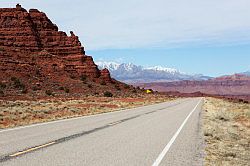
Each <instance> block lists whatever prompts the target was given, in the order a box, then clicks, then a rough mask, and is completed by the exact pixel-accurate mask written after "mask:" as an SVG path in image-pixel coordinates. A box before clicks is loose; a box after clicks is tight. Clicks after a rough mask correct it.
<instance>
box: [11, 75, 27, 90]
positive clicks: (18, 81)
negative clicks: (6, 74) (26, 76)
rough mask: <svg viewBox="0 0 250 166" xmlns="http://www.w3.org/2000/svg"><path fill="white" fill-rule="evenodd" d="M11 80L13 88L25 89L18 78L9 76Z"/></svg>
mask: <svg viewBox="0 0 250 166" xmlns="http://www.w3.org/2000/svg"><path fill="white" fill-rule="evenodd" d="M11 81H13V83H14V87H15V88H19V89H25V85H24V84H23V83H22V82H21V81H20V80H19V79H18V78H16V77H11Z"/></svg>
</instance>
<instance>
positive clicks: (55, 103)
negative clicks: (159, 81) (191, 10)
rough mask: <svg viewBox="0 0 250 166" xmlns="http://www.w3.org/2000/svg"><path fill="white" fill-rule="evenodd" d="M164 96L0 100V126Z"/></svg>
mask: <svg viewBox="0 0 250 166" xmlns="http://www.w3.org/2000/svg"><path fill="white" fill-rule="evenodd" d="M168 100H173V99H170V98H166V97H165V96H161V95H146V96H144V97H137V98H111V97H106V98H105V97H91V96H90V97H85V98H81V99H63V98H61V99H58V98H55V99H46V100H36V101H28V100H25V101H24V100H16V101H6V100H0V128H9V127H16V126H22V125H28V124H34V123H40V122H46V121H53V120H57V119H65V118H72V117H79V116H84V115H92V114H98V113H104V112H110V111H118V110H122V109H125V108H133V107H138V106H143V105H148V104H153V103H160V102H164V101H168Z"/></svg>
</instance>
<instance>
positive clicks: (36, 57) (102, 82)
mask: <svg viewBox="0 0 250 166" xmlns="http://www.w3.org/2000/svg"><path fill="white" fill-rule="evenodd" d="M117 89H119V91H122V90H125V89H126V90H127V91H129V90H131V91H132V89H129V88H128V87H127V85H125V84H123V83H120V82H118V81H116V80H114V79H112V78H111V77H110V74H109V71H108V70H107V69H103V70H99V69H98V68H97V65H96V64H95V63H94V61H93V59H92V57H91V56H87V55H85V51H84V48H83V47H82V45H81V43H80V41H79V39H78V37H77V36H76V35H75V34H74V33H73V32H72V31H71V32H70V36H68V35H67V34H66V33H65V32H62V31H59V30H58V27H57V26H56V25H55V24H53V23H52V22H51V20H50V19H49V18H48V17H47V16H46V14H45V13H43V12H40V11H39V10H37V9H30V10H29V11H26V10H25V9H24V8H22V7H21V5H19V4H17V5H16V8H0V96H11V95H21V94H22V95H23V94H28V96H39V95H46V94H47V95H53V94H54V95H55V94H57V95H65V94H67V95H69V94H75V95H82V94H84V95H86V94H100V93H103V92H104V91H108V90H109V91H113V92H116V91H117Z"/></svg>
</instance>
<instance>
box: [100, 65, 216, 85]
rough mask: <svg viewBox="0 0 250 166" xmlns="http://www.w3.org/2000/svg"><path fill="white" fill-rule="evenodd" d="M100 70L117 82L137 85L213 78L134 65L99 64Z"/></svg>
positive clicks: (170, 69) (164, 68)
mask: <svg viewBox="0 0 250 166" xmlns="http://www.w3.org/2000/svg"><path fill="white" fill-rule="evenodd" d="M97 65H98V67H99V68H100V69H104V68H107V69H109V71H110V73H111V76H112V77H114V78H116V79H117V80H120V81H123V82H126V83H129V84H135V83H150V82H171V81H180V80H207V79H209V78H211V77H207V76H203V75H199V74H197V75H189V74H185V73H183V72H180V71H179V70H177V69H172V68H166V67H161V66H154V67H147V68H145V67H143V66H138V65H135V64H132V63H121V64H119V63H115V62H103V61H102V62H97Z"/></svg>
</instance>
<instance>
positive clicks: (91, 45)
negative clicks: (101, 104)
mask: <svg viewBox="0 0 250 166" xmlns="http://www.w3.org/2000/svg"><path fill="white" fill-rule="evenodd" d="M16 3H21V5H22V6H23V7H24V8H26V9H30V8H38V9H39V10H41V11H43V12H45V13H46V14H47V15H48V17H49V18H50V19H51V20H52V22H54V23H56V24H57V25H58V27H59V29H60V30H62V31H65V32H66V33H68V34H69V31H70V30H73V31H74V33H75V34H77V35H78V36H79V37H80V40H81V42H82V44H83V45H84V46H85V50H86V52H87V53H88V54H90V55H92V56H93V57H94V59H95V60H106V61H119V62H133V63H135V64H139V65H144V66H154V65H161V66H165V67H173V68H177V69H179V70H181V71H183V72H187V73H202V74H205V75H210V76H219V75H224V74H232V73H235V72H241V71H246V70H250V17H249V16H250V10H249V8H250V1H249V0H209V1H202V0H126V1H122V0H105V1H104V0H103V1H100V0H91V1H90V0H53V1H51V0H35V1H30V0H8V1H1V3H0V7H14V6H15V4H16Z"/></svg>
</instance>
